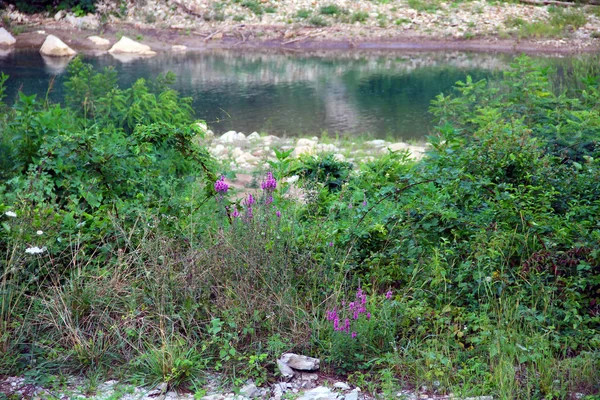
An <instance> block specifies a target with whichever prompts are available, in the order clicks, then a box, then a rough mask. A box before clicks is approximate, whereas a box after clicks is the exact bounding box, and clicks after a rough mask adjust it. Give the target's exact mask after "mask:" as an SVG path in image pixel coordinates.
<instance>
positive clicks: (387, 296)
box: [385, 290, 393, 300]
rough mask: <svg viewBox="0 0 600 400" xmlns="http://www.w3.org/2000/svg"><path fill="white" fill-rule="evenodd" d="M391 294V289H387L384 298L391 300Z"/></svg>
mask: <svg viewBox="0 0 600 400" xmlns="http://www.w3.org/2000/svg"><path fill="white" fill-rule="evenodd" d="M392 295H393V294H392V291H391V290H388V292H387V293H386V294H385V298H386V299H388V300H391V299H392Z"/></svg>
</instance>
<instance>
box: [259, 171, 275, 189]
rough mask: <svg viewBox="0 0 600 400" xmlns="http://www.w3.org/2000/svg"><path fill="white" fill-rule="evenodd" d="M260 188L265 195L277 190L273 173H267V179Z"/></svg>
mask: <svg viewBox="0 0 600 400" xmlns="http://www.w3.org/2000/svg"><path fill="white" fill-rule="evenodd" d="M260 187H261V188H262V189H263V190H264V191H265V192H267V193H271V192H273V191H274V190H275V189H276V188H277V181H276V180H275V178H273V173H271V171H269V172H267V179H266V180H265V181H264V182H263V183H262V184H261V185H260Z"/></svg>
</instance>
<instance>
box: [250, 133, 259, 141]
mask: <svg viewBox="0 0 600 400" xmlns="http://www.w3.org/2000/svg"><path fill="white" fill-rule="evenodd" d="M248 140H260V135H259V134H258V132H252V133H251V134H249V135H248Z"/></svg>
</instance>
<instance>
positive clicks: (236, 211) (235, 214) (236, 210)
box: [231, 207, 240, 218]
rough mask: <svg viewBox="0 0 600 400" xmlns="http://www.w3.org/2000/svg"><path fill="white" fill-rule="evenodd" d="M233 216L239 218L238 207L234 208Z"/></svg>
mask: <svg viewBox="0 0 600 400" xmlns="http://www.w3.org/2000/svg"><path fill="white" fill-rule="evenodd" d="M231 216H232V217H233V218H238V217H239V216H240V212H239V211H238V209H237V207H236V208H234V209H233V213H232V214H231Z"/></svg>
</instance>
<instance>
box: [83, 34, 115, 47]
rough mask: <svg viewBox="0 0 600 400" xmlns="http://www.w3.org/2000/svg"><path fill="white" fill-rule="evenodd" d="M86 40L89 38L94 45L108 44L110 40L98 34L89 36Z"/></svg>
mask: <svg viewBox="0 0 600 400" xmlns="http://www.w3.org/2000/svg"><path fill="white" fill-rule="evenodd" d="M88 40H91V41H92V42H93V43H94V44H95V45H96V46H108V45H109V44H110V40H108V39H104V38H101V37H100V36H89V37H88Z"/></svg>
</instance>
